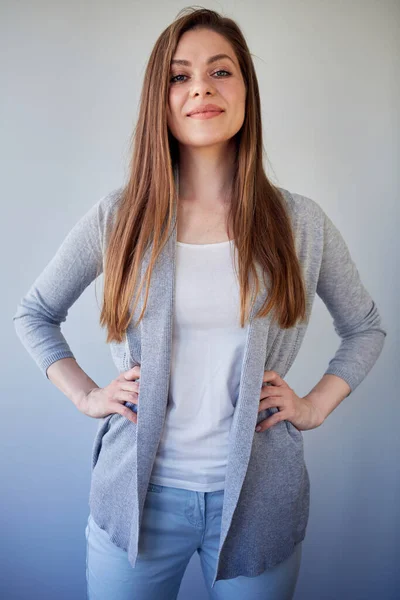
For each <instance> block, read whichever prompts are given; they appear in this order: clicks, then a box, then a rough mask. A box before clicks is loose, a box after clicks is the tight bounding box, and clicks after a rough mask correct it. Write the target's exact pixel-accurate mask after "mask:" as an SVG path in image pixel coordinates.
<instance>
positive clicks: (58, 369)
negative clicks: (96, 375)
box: [47, 358, 99, 409]
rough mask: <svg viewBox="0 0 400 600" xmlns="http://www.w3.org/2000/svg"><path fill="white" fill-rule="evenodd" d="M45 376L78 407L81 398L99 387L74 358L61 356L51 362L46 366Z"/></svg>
mask: <svg viewBox="0 0 400 600" xmlns="http://www.w3.org/2000/svg"><path fill="white" fill-rule="evenodd" d="M47 377H48V378H49V379H50V381H51V382H52V383H54V385H55V386H56V387H58V389H59V390H60V392H62V393H63V394H65V396H67V398H69V399H70V400H71V401H72V402H73V403H74V404H75V406H76V407H77V408H78V409H79V408H80V406H81V400H82V398H83V397H84V396H86V394H88V393H89V392H90V391H91V390H93V389H94V388H98V387H99V386H98V385H96V384H95V382H94V381H93V379H90V377H89V376H88V375H86V373H85V371H83V369H81V367H80V366H79V365H78V363H77V362H76V360H75V359H74V358H62V359H61V360H57V361H55V362H53V363H52V364H51V365H50V366H49V367H48V368H47Z"/></svg>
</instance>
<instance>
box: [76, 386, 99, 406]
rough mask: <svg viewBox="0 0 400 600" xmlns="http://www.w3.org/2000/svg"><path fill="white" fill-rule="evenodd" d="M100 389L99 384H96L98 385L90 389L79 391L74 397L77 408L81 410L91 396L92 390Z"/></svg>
mask: <svg viewBox="0 0 400 600" xmlns="http://www.w3.org/2000/svg"><path fill="white" fill-rule="evenodd" d="M98 389H99V386H98V385H96V386H94V387H92V388H91V389H90V390H85V391H83V390H81V391H80V392H79V394H77V395H76V396H75V397H74V399H73V402H74V404H75V406H76V408H77V409H78V410H79V411H81V410H82V407H83V406H84V405H85V403H86V401H87V399H88V397H89V394H90V392H92V391H93V390H98Z"/></svg>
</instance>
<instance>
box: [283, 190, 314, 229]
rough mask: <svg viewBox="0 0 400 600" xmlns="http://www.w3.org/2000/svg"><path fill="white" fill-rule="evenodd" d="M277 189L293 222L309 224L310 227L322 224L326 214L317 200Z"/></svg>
mask: <svg viewBox="0 0 400 600" xmlns="http://www.w3.org/2000/svg"><path fill="white" fill-rule="evenodd" d="M275 187H277V189H278V190H279V191H280V192H281V194H282V197H283V199H284V201H285V205H286V207H287V209H288V211H289V214H290V216H291V217H292V219H293V220H296V221H301V222H303V223H304V222H309V223H310V225H312V224H317V225H320V224H321V222H322V221H323V219H324V216H325V212H324V210H323V209H322V207H321V206H320V204H318V202H317V201H316V200H313V199H312V198H310V197H308V196H305V195H304V194H299V193H297V192H292V191H290V190H288V189H286V188H282V187H279V186H275Z"/></svg>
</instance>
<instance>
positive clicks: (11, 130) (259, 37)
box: [0, 0, 400, 600]
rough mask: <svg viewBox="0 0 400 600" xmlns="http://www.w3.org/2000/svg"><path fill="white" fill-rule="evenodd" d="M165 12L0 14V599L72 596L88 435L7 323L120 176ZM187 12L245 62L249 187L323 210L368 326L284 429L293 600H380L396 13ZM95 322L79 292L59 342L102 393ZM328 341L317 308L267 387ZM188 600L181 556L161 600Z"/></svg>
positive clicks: (305, 5) (393, 354) (321, 356)
mask: <svg viewBox="0 0 400 600" xmlns="http://www.w3.org/2000/svg"><path fill="white" fill-rule="evenodd" d="M183 6H185V5H184V4H183V3H180V2H168V1H167V2H163V3H161V2H160V1H154V0H148V1H147V2H146V3H139V2H127V1H123V0H114V1H113V2H111V1H109V2H99V1H97V2H94V1H92V2H89V1H88V0H80V1H79V2H78V1H77V0H70V1H68V2H53V1H49V0H48V1H45V0H36V1H35V2H31V1H29V2H28V1H27V0H21V1H19V2H11V1H10V0H8V1H7V0H2V3H1V5H0V11H1V12H0V23H1V25H0V28H1V29H0V44H1V52H0V61H1V87H2V93H1V95H0V102H1V136H0V152H1V162H0V164H1V181H2V195H1V196H2V198H1V203H2V208H3V214H2V235H1V236H0V244H1V257H2V260H3V262H2V272H3V293H2V295H1V303H2V315H3V324H2V342H3V343H2V351H3V357H2V361H1V363H0V364H1V368H2V373H1V388H2V389H1V397H2V424H3V427H2V436H1V441H2V449H1V457H2V460H1V466H2V476H1V481H2V482H3V491H2V510H1V513H0V514H1V517H0V518H1V531H2V536H1V555H0V561H1V570H2V577H1V584H0V585H1V589H0V595H1V596H2V597H3V598H7V600H16V599H18V600H20V599H30V598H32V597H38V598H41V600H47V599H54V598H57V599H58V600H63V599H65V600H66V599H71V598H75V599H78V598H79V599H80V598H85V535H84V529H85V524H86V518H87V514H88V504H87V501H88V492H89V485H90V452H91V446H92V441H93V437H94V434H95V430H96V427H97V421H95V420H94V419H90V418H87V417H85V416H84V415H82V414H81V413H79V412H78V411H77V409H76V408H75V407H74V406H73V405H72V403H71V402H70V401H69V400H68V399H67V398H66V397H65V396H64V395H63V394H62V393H61V392H59V391H58V389H57V388H56V387H55V386H53V385H52V384H51V383H50V382H49V381H47V380H46V379H45V378H44V377H43V375H42V374H41V373H40V371H39V370H38V368H37V366H36V365H35V364H34V363H33V361H32V360H31V359H30V357H29V355H28V354H27V353H26V351H25V350H24V348H23V347H22V346H21V344H20V342H19V340H18V338H17V336H16V334H15V331H14V328H13V323H12V315H13V314H14V312H15V310H16V305H17V303H18V301H19V299H20V297H22V296H23V295H24V294H25V293H26V291H27V290H28V288H29V286H30V285H31V283H32V282H33V280H34V279H35V278H36V276H37V275H38V274H39V273H40V272H41V270H42V269H43V268H44V266H45V265H46V264H47V262H48V261H49V260H50V259H51V257H52V256H53V254H54V253H55V251H56V250H57V248H58V246H59V245H60V244H61V241H62V240H63V238H64V237H65V236H66V234H67V233H68V231H69V230H70V229H71V228H72V226H73V225H74V224H75V222H76V221H77V220H78V218H79V217H80V216H81V215H82V214H83V213H84V212H85V211H86V210H88V209H89V207H90V206H91V205H92V204H93V203H95V202H96V201H97V200H98V199H99V198H100V197H101V196H103V195H105V194H106V193H108V192H109V191H110V190H112V189H114V188H115V187H117V186H119V185H120V184H121V183H122V181H123V180H124V178H125V175H126V173H127V161H128V158H129V155H128V145H129V137H130V135H131V132H132V128H133V125H134V123H135V120H136V118H137V103H138V99H139V94H140V89H141V85H142V77H143V74H144V67H145V63H146V60H147V58H148V56H149V53H150V51H151V48H152V46H153V44H154V42H155V40H156V38H157V37H158V35H159V33H160V32H161V31H162V29H164V27H165V26H167V25H168V23H170V22H171V20H173V18H174V17H175V15H176V13H177V12H178V10H180V9H181V8H183ZM204 6H206V7H207V8H214V9H216V10H219V11H222V12H225V14H226V15H228V16H231V17H233V18H234V19H236V20H237V21H238V23H239V24H240V25H241V27H242V29H243V32H244V34H245V36H246V37H247V40H248V43H249V46H250V49H251V52H252V53H253V55H254V61H255V65H256V69H257V73H258V77H259V83H260V88H261V96H262V109H263V124H264V135H265V138H264V143H265V148H266V151H267V155H268V164H267V165H266V167H267V170H268V173H269V175H270V176H271V178H272V180H273V181H274V182H275V183H278V185H281V186H283V187H286V188H288V189H289V190H291V191H294V192H299V193H302V194H305V195H308V196H310V197H311V198H313V199H315V200H316V201H317V202H319V203H320V204H321V206H322V207H323V208H324V209H325V210H326V211H327V213H328V214H329V216H330V217H331V218H332V219H333V221H334V222H335V223H336V225H337V226H338V228H339V229H340V231H341V232H342V234H343V236H344V238H345V239H346V241H347V243H348V246H349V248H350V251H351V253H352V256H353V258H354V260H355V261H356V264H357V266H358V269H359V272H360V275H361V277H362V279H363V281H364V284H365V285H366V287H367V289H368V290H369V292H370V293H371V295H372V296H373V298H374V299H375V301H376V303H377V305H378V307H379V309H380V311H381V314H382V318H383V320H384V323H385V326H386V327H387V329H388V336H387V339H386V344H385V347H384V350H383V352H382V355H381V357H380V358H379V360H378V362H377V364H376V365H375V367H374V368H373V370H372V371H371V373H370V374H369V376H368V378H367V379H366V380H365V381H364V382H363V383H362V384H361V385H360V386H359V387H358V389H357V390H356V391H355V392H354V394H353V395H352V396H351V397H350V398H349V399H347V400H345V401H344V402H343V403H342V404H341V405H340V406H339V407H338V408H337V409H336V411H334V413H333V414H331V415H330V417H329V418H328V419H327V421H326V422H325V423H324V425H323V426H322V427H320V428H318V429H315V430H312V431H309V432H305V433H304V438H305V452H306V461H307V465H308V468H309V472H310V478H311V487H312V492H311V494H312V495H311V514H310V521H309V526H308V532H307V537H306V540H305V542H304V550H303V561H302V566H301V572H300V577H299V583H298V587H297V592H296V600H302V599H307V600H321V599H322V598H323V599H324V600H328V599H329V600H337V599H338V598H341V599H342V600H375V599H376V598H382V599H385V600H391V599H393V600H394V598H395V597H396V593H395V589H396V585H397V593H398V589H399V581H398V580H397V582H396V581H395V567H397V566H398V565H397V562H398V552H399V543H398V539H399V506H400V503H399V500H400V498H399V468H398V462H399V461H398V457H399V435H398V423H399V408H398V405H399V391H398V382H397V374H398V369H399V360H398V357H399V343H398V342H399V319H398V312H397V310H396V309H398V298H399V270H398V258H399V236H398V231H399V209H398V203H399V187H400V186H399V175H398V172H399V164H400V161H399V154H400V153H399V137H400V136H399V104H398V101H399V92H400V90H399V87H400V86H399V72H400V70H399V3H398V2H395V1H388V0H382V1H381V2H374V1H361V0H357V1H353V2H348V1H332V2H324V1H317V0H314V1H313V0H308V1H304V2H297V1H294V0H293V1H290V2H289V1H287V0H286V1H282V0H281V1H280V2H272V1H264V2H262V3H261V2H258V1H257V0H247V1H246V2H244V3H241V2H218V3H217V2H208V3H206V4H205V5H204ZM396 259H397V260H396ZM97 289H98V290H99V289H100V286H99V285H97ZM99 300H100V298H99ZM98 316H99V306H98V304H97V302H96V298H95V290H94V284H92V285H91V286H90V287H89V288H88V289H87V290H86V291H85V292H84V294H83V295H82V296H81V298H80V299H79V301H78V302H77V303H75V305H74V306H73V307H72V308H71V310H70V313H69V317H68V319H67V322H66V323H65V325H63V332H64V334H65V336H66V338H67V339H68V341H69V343H70V345H71V348H72V350H73V351H74V352H75V355H76V357H77V360H78V362H79V364H80V365H81V366H82V368H83V369H84V370H85V371H86V372H87V373H88V374H89V375H90V376H91V377H92V378H93V379H94V380H95V381H96V383H97V384H98V385H101V386H104V385H106V384H107V383H108V382H109V381H110V380H111V379H112V378H114V377H115V376H116V371H115V367H114V364H113V362H112V359H111V355H110V353H109V348H108V347H107V345H106V344H105V341H104V340H105V332H104V330H102V329H101V328H100V326H99V325H98ZM338 344H339V338H338V337H337V335H336V334H335V332H334V330H333V326H332V320H331V318H330V315H329V313H328V311H327V309H326V308H325V306H324V305H323V303H322V302H321V301H320V299H319V298H317V299H316V303H315V305H314V310H313V316H312V320H311V324H310V326H309V329H308V331H307V334H306V338H305V340H304V343H303V346H302V348H301V350H300V353H299V356H298V358H297V360H296V362H295V364H294V365H293V367H292V369H291V371H290V372H289V373H288V375H287V378H286V379H287V381H288V383H289V385H291V387H293V388H294V389H295V391H296V393H297V394H298V395H305V394H306V393H308V391H309V390H310V389H311V388H312V387H313V386H314V385H315V383H316V382H317V381H318V380H319V379H320V377H321V376H322V374H323V372H324V370H325V368H326V366H327V364H328V361H329V359H330V358H331V357H332V356H333V353H334V352H335V350H336V348H337V346H338ZM396 369H397V371H396V374H395V370H396ZM265 508H266V510H268V507H265ZM396 551H397V552H396ZM189 579H191V583H189ZM206 597H207V595H206V591H205V587H204V585H203V580H202V575H201V572H200V565H199V561H198V557H197V555H194V556H193V558H192V560H191V562H190V564H189V567H188V569H187V571H186V574H185V577H184V580H183V582H182V588H181V592H180V595H179V599H180V600H185V599H186V598H190V600H196V599H198V600H200V599H203V598H206ZM397 597H398V596H397Z"/></svg>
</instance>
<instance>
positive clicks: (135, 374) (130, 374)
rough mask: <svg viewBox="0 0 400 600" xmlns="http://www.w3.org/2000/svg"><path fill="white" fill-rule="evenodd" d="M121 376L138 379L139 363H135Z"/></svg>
mask: <svg viewBox="0 0 400 600" xmlns="http://www.w3.org/2000/svg"><path fill="white" fill-rule="evenodd" d="M123 376H124V378H125V379H127V380H129V381H130V380H132V379H138V378H139V377H140V365H135V366H134V367H132V369H129V370H128V371H125V373H123Z"/></svg>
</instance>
